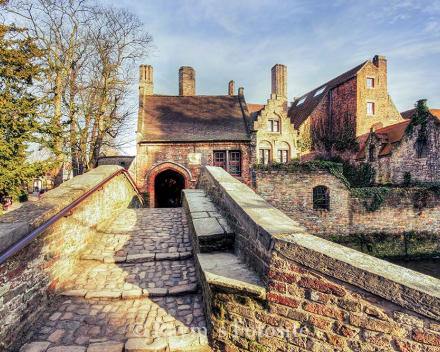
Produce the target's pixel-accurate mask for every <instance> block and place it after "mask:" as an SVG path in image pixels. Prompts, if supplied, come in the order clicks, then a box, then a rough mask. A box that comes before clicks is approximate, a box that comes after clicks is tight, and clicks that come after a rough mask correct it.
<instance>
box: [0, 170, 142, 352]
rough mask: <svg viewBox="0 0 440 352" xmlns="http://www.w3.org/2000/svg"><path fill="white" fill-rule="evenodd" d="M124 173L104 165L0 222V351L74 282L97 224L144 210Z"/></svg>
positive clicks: (134, 189) (132, 185) (140, 200)
mask: <svg viewBox="0 0 440 352" xmlns="http://www.w3.org/2000/svg"><path fill="white" fill-rule="evenodd" d="M121 170H122V168H121V167H119V166H100V167H98V168H96V169H94V170H92V171H90V172H88V173H87V174H85V175H82V176H78V177H75V178H74V179H72V180H70V181H68V182H66V183H63V184H62V185H61V186H59V187H58V188H56V189H54V190H51V191H49V192H47V193H45V194H44V195H43V196H42V197H41V199H40V200H39V201H38V202H32V203H27V204H24V205H23V206H22V207H21V208H20V209H17V210H15V211H13V212H10V213H8V214H5V215H3V216H1V217H0V255H2V257H4V259H5V261H3V262H2V263H1V264H0V350H3V349H6V348H7V347H8V345H9V344H10V343H11V342H12V341H14V340H15V339H16V337H17V336H19V335H20V334H21V333H22V332H23V331H25V330H26V327H27V326H28V325H29V324H30V323H32V321H33V320H34V319H35V318H36V317H38V315H39V314H40V313H41V312H42V311H44V310H45V308H46V307H47V305H48V302H49V299H48V293H49V292H51V291H53V290H54V289H55V287H56V286H57V285H58V284H60V283H61V282H63V281H64V280H68V279H69V275H70V272H71V271H72V270H73V269H74V268H75V264H76V263H77V262H78V260H79V259H80V258H79V256H78V254H79V252H80V251H81V250H83V249H84V248H85V246H86V245H87V243H88V241H89V240H90V239H91V238H92V237H93V235H94V234H95V232H96V227H97V225H98V224H100V223H102V222H105V221H107V220H109V219H112V218H114V217H115V216H116V215H117V214H118V213H119V212H121V211H122V210H123V209H126V208H128V207H141V206H142V202H143V199H142V196H141V195H140V194H139V192H138V191H137V189H136V186H135V185H134V183H132V181H131V179H130V178H129V176H128V175H127V174H125V173H124V172H122V171H121ZM100 185H101V186H100ZM96 186H99V187H98V188H97V189H96V191H94V192H93V193H91V192H90V191H91V190H93V189H95V188H96ZM88 193H90V195H88ZM82 198H85V199H83V200H82V201H81V202H80V203H79V204H77V205H76V206H75V207H74V208H73V209H72V210H70V211H69V212H68V213H67V214H65V215H64V216H61V217H60V219H59V220H58V221H56V222H54V223H53V224H52V225H50V226H48V228H47V229H45V230H44V232H42V233H41V235H39V236H38V237H36V238H35V239H33V240H32V241H30V242H29V243H28V244H27V245H26V247H24V248H22V249H21V250H19V251H18V252H17V253H15V254H12V255H8V256H3V254H5V253H6V252H5V251H8V250H10V248H11V246H13V245H15V244H16V243H17V242H18V241H20V240H23V239H24V238H26V237H27V236H28V235H29V234H32V233H34V232H35V231H36V232H37V233H38V230H37V229H39V228H41V226H45V224H46V225H47V224H48V223H49V222H50V221H51V219H53V218H54V216H58V215H59V214H60V212H62V211H63V209H66V208H67V207H69V206H71V205H72V204H73V203H74V202H76V201H77V200H79V199H82ZM6 258H7V259H6Z"/></svg>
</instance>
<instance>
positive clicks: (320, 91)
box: [313, 86, 327, 98]
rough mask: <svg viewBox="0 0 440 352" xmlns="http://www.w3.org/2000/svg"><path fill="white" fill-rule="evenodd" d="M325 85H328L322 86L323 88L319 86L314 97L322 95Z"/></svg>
mask: <svg viewBox="0 0 440 352" xmlns="http://www.w3.org/2000/svg"><path fill="white" fill-rule="evenodd" d="M325 87H327V86H324V87H322V88H319V89H318V90H317V91H316V92H315V94H314V95H313V98H314V97H317V96H318V95H320V94H322V92H323V91H324V90H325Z"/></svg>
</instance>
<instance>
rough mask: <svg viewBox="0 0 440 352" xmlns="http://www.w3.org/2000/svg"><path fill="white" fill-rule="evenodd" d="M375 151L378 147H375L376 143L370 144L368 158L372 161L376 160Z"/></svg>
mask: <svg viewBox="0 0 440 352" xmlns="http://www.w3.org/2000/svg"><path fill="white" fill-rule="evenodd" d="M375 151H376V148H375V147H374V145H370V149H369V150H368V160H369V161H370V162H373V161H374V160H375V154H376V153H375Z"/></svg>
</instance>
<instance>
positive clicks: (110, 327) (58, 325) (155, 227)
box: [16, 208, 210, 352]
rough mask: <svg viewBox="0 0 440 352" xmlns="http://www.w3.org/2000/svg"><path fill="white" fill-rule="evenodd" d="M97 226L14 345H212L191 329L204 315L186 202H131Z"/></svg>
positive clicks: (51, 348) (25, 351)
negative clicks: (182, 205) (144, 205)
mask: <svg viewBox="0 0 440 352" xmlns="http://www.w3.org/2000/svg"><path fill="white" fill-rule="evenodd" d="M98 229H99V232H100V233H99V235H98V236H97V237H96V240H95V241H93V242H92V243H91V244H90V245H89V247H88V248H87V249H86V250H85V251H84V253H83V255H82V258H83V259H82V260H81V261H80V263H79V265H78V266H77V267H76V268H75V270H74V272H73V274H72V275H71V276H70V278H69V280H68V281H65V282H63V283H62V284H61V286H60V287H58V288H57V291H59V293H60V295H59V296H57V298H56V299H55V300H54V302H53V304H52V305H51V306H50V308H49V309H48V310H47V311H46V312H44V313H43V314H42V316H41V317H40V319H38V321H37V322H36V324H35V325H34V326H33V328H32V331H30V332H29V333H28V334H27V336H25V337H24V338H23V339H22V341H21V345H24V346H22V347H21V349H20V347H17V349H16V351H21V352H35V351H43V352H45V351H47V352H57V351H70V350H72V351H78V352H81V351H84V352H85V351H87V352H99V351H115V352H121V351H123V350H124V349H125V351H144V350H145V351H156V348H157V346H159V345H160V346H162V347H163V346H165V347H164V348H166V349H167V350H173V351H179V350H182V351H183V350H191V351H199V350H200V351H210V349H209V347H208V346H207V340H206V337H205V336H204V335H203V334H197V333H193V332H192V331H194V330H195V331H198V332H200V331H202V332H203V331H206V330H205V328H206V321H205V316H204V311H203V297H202V295H201V293H199V291H198V279H197V276H196V271H195V266H194V259H193V258H192V247H191V243H190V239H189V227H188V223H187V219H186V215H185V213H184V211H183V209H179V208H175V209H128V210H126V211H124V212H123V213H122V214H120V216H119V217H118V218H117V219H115V220H114V221H112V222H111V223H107V224H103V225H101V226H100V227H99V228H98ZM176 253H177V255H176ZM151 254H153V255H154V256H153V257H152V256H151ZM91 255H95V256H96V257H95V258H93V259H91V258H90V256H91ZM131 256H134V257H131ZM121 257H124V258H125V259H124V260H121V259H120V258H121ZM84 258H88V259H84ZM115 258H119V262H115V261H116V260H115ZM181 258H185V259H181ZM112 259H113V260H112ZM179 348H180V349H179ZM185 348H186V349H185ZM188 348H190V349H188ZM157 350H159V349H157ZM160 350H161V349H160Z"/></svg>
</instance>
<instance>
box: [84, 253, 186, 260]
mask: <svg viewBox="0 0 440 352" xmlns="http://www.w3.org/2000/svg"><path fill="white" fill-rule="evenodd" d="M119 252H120V253H116V254H115V253H107V252H103V253H102V254H91V253H90V252H87V253H84V254H82V256H81V259H82V260H96V261H100V262H103V263H146V262H156V261H166V260H168V261H169V260H184V259H190V258H192V257H193V252H192V251H187V252H169V253H151V252H149V251H148V252H140V253H133V251H129V252H128V253H127V252H125V251H119ZM122 252H123V253H122ZM88 253H90V254H88Z"/></svg>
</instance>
